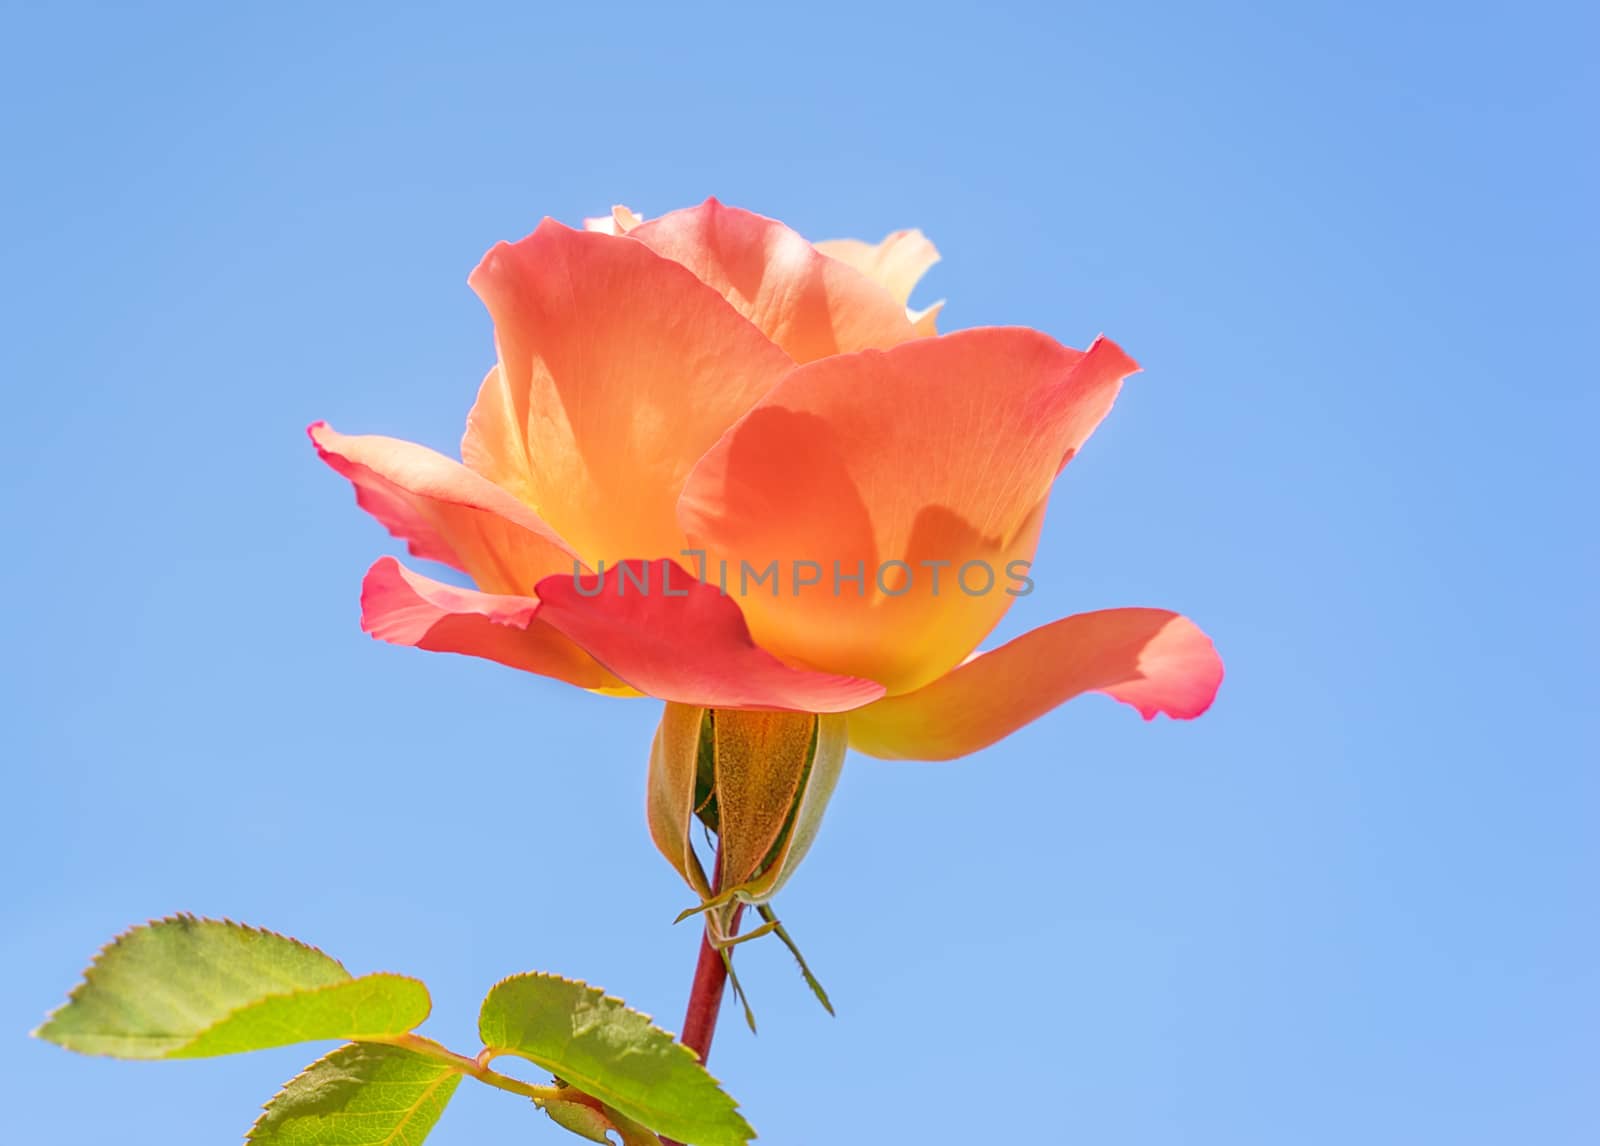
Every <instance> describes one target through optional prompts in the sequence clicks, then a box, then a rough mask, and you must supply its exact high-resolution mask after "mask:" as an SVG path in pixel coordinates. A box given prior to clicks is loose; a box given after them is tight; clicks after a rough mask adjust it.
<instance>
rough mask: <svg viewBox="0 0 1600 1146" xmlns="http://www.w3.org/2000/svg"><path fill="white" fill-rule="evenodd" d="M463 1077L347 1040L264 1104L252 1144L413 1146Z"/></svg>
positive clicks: (396, 1050)
mask: <svg viewBox="0 0 1600 1146" xmlns="http://www.w3.org/2000/svg"><path fill="white" fill-rule="evenodd" d="M460 1082H461V1075H460V1074H459V1073H458V1072H456V1071H455V1070H454V1069H452V1068H451V1067H450V1066H448V1065H447V1064H445V1063H442V1062H439V1061H437V1060H435V1059H430V1058H425V1057H423V1056H422V1055H419V1054H413V1053H412V1052H411V1051H408V1050H403V1049H402V1048H400V1047H391V1046H379V1045H375V1044H370V1043H352V1044H351V1045H349V1046H343V1047H340V1048H339V1049H338V1050H336V1051H334V1052H333V1053H332V1054H329V1055H326V1056H324V1057H323V1058H319V1059H318V1060H317V1061H316V1062H314V1063H312V1064H311V1065H310V1066H308V1067H306V1069H305V1070H304V1071H303V1072H302V1073H300V1074H299V1075H297V1076H296V1077H295V1078H293V1079H291V1080H290V1081H289V1083H288V1084H287V1085H286V1086H285V1087H284V1088H283V1089H282V1090H281V1091H279V1092H278V1095H277V1097H276V1098H274V1099H273V1100H272V1101H271V1102H269V1103H267V1105H266V1108H265V1110H264V1111H263V1113H262V1115H261V1117H260V1118H258V1119H256V1124H255V1125H254V1126H252V1127H251V1128H250V1133H249V1135H248V1136H247V1137H246V1139H245V1141H246V1142H247V1143H249V1144H251V1146H335V1144H337V1146H417V1144H418V1143H420V1142H421V1141H422V1140H423V1139H424V1138H426V1137H427V1136H428V1132H429V1131H430V1130H432V1129H433V1126H434V1123H436V1122H438V1121H439V1115H440V1114H442V1113H444V1108H445V1105H446V1104H447V1103H448V1102H449V1101H450V1096H451V1095H452V1094H454V1093H455V1090H456V1087H457V1085H459V1084H460Z"/></svg>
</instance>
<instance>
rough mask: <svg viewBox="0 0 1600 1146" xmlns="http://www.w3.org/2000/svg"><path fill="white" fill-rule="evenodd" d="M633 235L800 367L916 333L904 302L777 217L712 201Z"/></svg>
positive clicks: (636, 230) (675, 213)
mask: <svg viewBox="0 0 1600 1146" xmlns="http://www.w3.org/2000/svg"><path fill="white" fill-rule="evenodd" d="M628 235H629V237H630V238H632V239H635V240H637V241H639V242H641V243H644V244H646V245H647V246H649V247H650V248H651V249H652V250H654V251H656V252H657V253H658V254H661V255H665V256H666V257H667V258H669V259H673V260H675V261H676V262H679V263H682V264H683V265H684V266H686V267H688V268H689V269H690V270H691V271H693V272H694V273H695V274H696V275H697V276H699V278H700V280H701V281H702V282H704V283H706V284H707V285H708V286H710V287H712V288H714V289H715V290H717V291H718V292H719V293H720V294H721V295H722V296H723V297H724V298H726V299H727V300H728V301H729V302H730V303H732V304H733V307H734V309H735V310H737V311H738V312H739V313H740V314H742V315H744V316H745V317H746V318H748V319H749V320H750V321H751V322H753V323H755V324H756V325H757V326H758V327H760V328H761V331H762V333H764V334H765V335H766V336H767V337H768V338H770V339H772V340H773V341H774V342H776V343H777V344H778V345H779V346H781V347H783V348H784V350H786V351H788V353H789V356H790V357H791V358H793V359H794V360H795V361H796V362H811V361H814V360H815V359H818V358H825V357H827V356H828V355H830V354H839V353H842V352H845V351H850V350H863V349H866V348H868V347H889V346H894V345H897V344H898V343H901V342H906V341H908V340H909V339H911V338H914V337H915V336H916V331H915V329H914V328H913V327H912V324H911V321H910V319H909V318H907V316H906V311H905V305H904V302H903V301H901V302H896V301H895V300H894V299H892V298H890V297H889V296H887V295H886V294H885V292H884V291H883V290H882V289H880V288H879V287H878V285H877V284H876V283H874V282H872V281H871V280H870V279H868V278H867V277H866V276H865V275H862V274H861V273H860V272H859V271H857V270H855V269H854V268H852V267H850V266H848V265H847V264H844V263H841V262H840V261H839V260H837V259H829V258H824V257H823V256H822V255H821V254H819V253H818V251H817V249H816V248H815V247H813V246H812V245H811V244H810V243H808V242H806V241H805V240H804V239H802V238H801V237H800V236H799V235H797V234H795V232H793V231H791V230H790V229H789V228H788V227H786V226H784V225H783V224H782V223H779V222H777V221H776V220H774V219H767V218H764V217H762V216H760V215H756V214H752V213H751V212H749V211H741V210H739V209H738V208H737V207H724V206H723V205H722V204H721V203H719V202H717V201H716V200H715V199H707V200H706V201H705V202H704V203H702V204H701V205H700V206H698V207H690V208H688V209H686V210H683V211H673V212H672V213H671V214H667V215H663V216H661V217H660V218H659V219H652V220H650V221H649V222H648V223H644V224H641V225H640V226H638V227H636V228H634V229H633V230H631V231H629V232H628Z"/></svg>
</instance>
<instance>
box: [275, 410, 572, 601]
mask: <svg viewBox="0 0 1600 1146" xmlns="http://www.w3.org/2000/svg"><path fill="white" fill-rule="evenodd" d="M307 432H308V433H309V434H310V435H311V441H312V444H313V445H315V446H316V448H317V454H318V455H319V456H320V457H321V458H322V460H323V461H325V462H327V463H328V465H330V466H331V467H333V469H334V470H336V471H338V472H339V473H340V474H342V475H343V476H344V477H346V478H348V479H349V480H350V482H351V484H352V485H354V486H355V488H356V502H357V504H359V505H360V506H361V508H362V509H364V510H366V511H367V512H368V513H370V514H372V516H373V517H376V518H377V519H378V520H379V521H380V522H382V523H383V525H384V527H385V528H386V529H388V530H389V532H390V533H392V534H393V535H394V536H396V537H399V538H402V539H404V540H405V541H406V542H407V543H408V548H409V549H410V551H411V553H412V554H413V555H415V556H417V557H421V558H424V559H425V560H429V561H442V562H444V563H445V564H446V565H451V566H454V567H455V568H457V569H460V570H462V571H463V572H465V573H468V574H470V575H471V576H472V578H473V580H475V581H476V582H477V583H478V584H479V585H480V586H482V587H483V588H484V589H486V590H488V591H490V592H496V593H520V592H526V591H527V590H529V589H531V588H532V587H533V586H534V584H536V583H537V582H538V580H539V579H540V578H541V577H545V576H548V575H549V574H551V573H555V572H558V571H560V570H566V571H568V572H570V571H571V570H572V567H573V560H574V558H573V555H572V551H571V550H570V549H568V548H567V546H566V543H565V542H563V541H562V540H561V538H560V537H558V536H557V535H556V534H555V533H554V532H553V531H552V530H551V529H550V527H549V526H548V525H546V524H545V523H544V522H543V521H541V520H540V519H539V515H538V514H536V513H534V512H533V511H532V510H531V509H529V508H528V507H527V506H526V505H524V504H522V503H521V502H520V501H518V500H517V499H516V498H515V497H513V496H512V495H511V494H509V493H507V492H506V491H505V490H503V489H501V488H500V487H498V486H497V485H495V484H494V483H493V482H491V481H489V480H487V479H486V478H484V477H482V476H480V475H479V474H476V473H474V472H473V471H472V470H470V469H468V468H467V467H466V466H464V465H462V464H461V463H460V462H457V461H452V460H451V459H450V458H447V457H445V456H444V455H443V454H440V453H437V452H435V451H433V450H430V449H428V448H427V447H425V446H419V445H417V444H416V443H414V442H405V441H401V440H399V439H397V438H386V437H381V436H379V435H376V434H366V435H360V436H350V435H346V434H341V433H338V432H337V431H336V430H334V429H332V428H331V427H330V426H328V425H327V423H325V422H317V423H315V424H313V425H312V426H311V427H310V428H309V429H308V431H307Z"/></svg>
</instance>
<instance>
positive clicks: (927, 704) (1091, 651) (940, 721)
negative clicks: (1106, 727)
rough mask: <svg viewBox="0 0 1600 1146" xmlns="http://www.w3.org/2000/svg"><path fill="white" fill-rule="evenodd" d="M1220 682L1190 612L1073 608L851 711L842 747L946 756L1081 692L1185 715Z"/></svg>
mask: <svg viewBox="0 0 1600 1146" xmlns="http://www.w3.org/2000/svg"><path fill="white" fill-rule="evenodd" d="M1221 684H1222V659H1221V658H1220V657H1218V656H1217V651H1216V649H1215V648H1214V647H1213V646H1212V644H1211V640H1210V638H1208V637H1207V636H1206V635H1205V633H1203V632H1201V631H1200V629H1199V628H1198V627H1197V626H1196V625H1195V623H1194V622H1193V621H1190V620H1189V619H1188V618H1186V617H1182V616H1179V615H1178V614H1177V613H1171V612H1168V611H1167V610H1165V609H1106V610H1103V611H1101V612H1097V613H1080V614H1078V615H1077V616H1073V617H1064V618H1063V619H1061V620H1059V621H1055V622H1053V623H1052V624H1048V625H1044V626H1043V627H1041V628H1037V629H1034V630H1033V631H1032V632H1030V633H1025V634H1023V635H1022V636H1020V637H1018V638H1017V639H1016V640H1014V641H1011V642H1010V643H1008V644H1005V645H1002V646H1000V647H999V648H998V649H995V650H994V651H992V652H987V653H981V654H979V655H978V656H975V657H973V658H972V659H971V660H969V661H967V662H966V663H965V664H963V665H962V666H961V667H960V668H957V669H955V670H954V671H952V672H950V673H949V674H947V675H945V676H943V677H941V678H940V679H939V680H936V681H934V682H933V683H932V684H930V685H928V686H926V687H925V688H921V689H918V690H917V691H916V692H912V693H907V694H906V695H904V696H894V697H889V698H887V699H885V700H880V701H878V702H877V703H876V704H870V705H868V706H867V707H865V708H862V709H860V710H859V711H856V712H852V713H851V714H850V716H849V722H850V746H851V747H852V748H855V749H857V750H859V751H861V752H865V753H867V754H868V755H869V756H880V757H883V758H885V759H891V760H903V759H909V760H950V759H954V758H955V757H957V756H965V755H967V754H968V753H969V752H976V751H978V749H980V748H985V747H987V746H988V745H990V744H993V743H994V742H995V741H997V740H999V739H1001V738H1002V737H1004V736H1009V735H1010V734H1011V733H1013V732H1015V731H1016V730H1017V729H1019V728H1021V727H1022V726H1023V725H1025V724H1028V723H1031V722H1032V721H1034V720H1037V719H1038V718H1039V717H1041V716H1043V715H1044V714H1045V713H1047V712H1049V711H1050V710H1051V709H1052V708H1054V707H1056V706H1057V705H1058V704H1061V703H1062V702H1063V701H1067V700H1070V699H1072V698H1073V697H1075V696H1078V695H1080V694H1082V693H1085V692H1103V693H1106V694H1107V695H1108V696H1113V697H1115V698H1116V699H1117V700H1120V701H1122V702H1123V703H1125V704H1131V705H1132V706H1133V707H1134V708H1137V709H1138V710H1139V712H1140V714H1141V715H1142V716H1144V718H1145V719H1146V720H1152V719H1154V718H1155V715H1156V713H1158V712H1164V713H1166V714H1167V715H1168V716H1171V717H1174V718H1176V719H1179V720H1192V719H1193V718H1194V717H1196V716H1199V715H1200V714H1201V713H1202V712H1204V711H1205V710H1206V709H1207V708H1209V707H1210V706H1211V701H1212V699H1213V698H1214V697H1215V696H1216V695H1217V689H1218V687H1219V686H1220V685H1221Z"/></svg>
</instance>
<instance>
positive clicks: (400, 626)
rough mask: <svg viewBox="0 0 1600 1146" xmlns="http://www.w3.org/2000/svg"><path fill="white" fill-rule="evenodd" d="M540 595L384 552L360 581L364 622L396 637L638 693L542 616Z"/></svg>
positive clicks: (393, 640) (379, 634) (383, 637)
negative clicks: (465, 584) (454, 579)
mask: <svg viewBox="0 0 1600 1146" xmlns="http://www.w3.org/2000/svg"><path fill="white" fill-rule="evenodd" d="M538 611H539V601H537V600H536V599H534V598H532V597H523V596H515V595H510V594H497V593H479V592H477V591H475V590H472V589H459V588H457V587H456V586H454V585H446V584H444V583H443V582H441V581H435V580H433V579H432V578H429V577H424V576H422V575H421V574H420V573H415V572H413V571H411V570H410V569H407V568H406V567H405V566H403V565H401V564H400V563H399V562H398V561H396V560H395V559H394V558H393V557H383V558H380V559H379V560H378V561H377V562H376V563H375V564H374V565H373V566H372V568H371V569H369V570H368V571H367V576H366V579H365V580H364V581H363V582H362V585H361V628H362V629H363V630H364V631H365V632H368V633H370V634H372V635H373V636H374V637H376V638H377V639H378V640H380V641H387V642H388V643H389V644H391V645H411V646H413V647H414V648H419V649H427V650H429V651H430V652H436V653H462V654H464V655H466V656H472V657H483V658H484V659H485V660H491V661H497V662H499V663H500V664H503V665H508V666H510V667H511V668H514V669H521V670H523V671H524V672H532V673H538V674H539V675H540V676H548V677H554V678H555V679H557V680H564V681H566V682H568V683H569V684H575V685H577V686H579V687H580V688H589V689H597V690H600V691H603V692H611V693H632V691H633V690H632V689H629V688H628V687H627V686H626V685H624V684H623V683H622V682H621V681H619V680H618V679H617V678H616V677H615V676H613V675H612V674H611V673H609V672H607V671H606V670H605V669H604V668H602V667H601V666H600V665H599V664H598V663H597V662H596V661H595V659H594V658H593V657H591V656H590V655H589V654H588V653H586V652H584V651H583V650H582V649H580V648H579V647H578V646H577V645H575V644H573V643H572V642H571V641H570V640H568V639H567V638H566V637H565V636H564V635H562V634H561V633H560V632H558V631H556V630H555V629H553V628H551V627H550V626H549V625H547V624H545V623H544V622H543V621H541V620H539V618H538Z"/></svg>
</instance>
